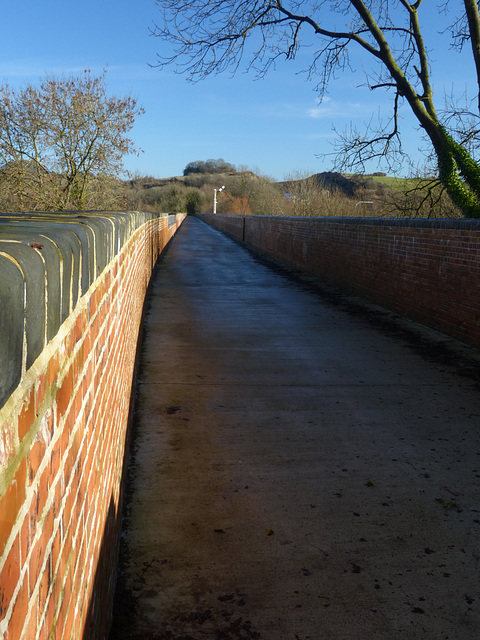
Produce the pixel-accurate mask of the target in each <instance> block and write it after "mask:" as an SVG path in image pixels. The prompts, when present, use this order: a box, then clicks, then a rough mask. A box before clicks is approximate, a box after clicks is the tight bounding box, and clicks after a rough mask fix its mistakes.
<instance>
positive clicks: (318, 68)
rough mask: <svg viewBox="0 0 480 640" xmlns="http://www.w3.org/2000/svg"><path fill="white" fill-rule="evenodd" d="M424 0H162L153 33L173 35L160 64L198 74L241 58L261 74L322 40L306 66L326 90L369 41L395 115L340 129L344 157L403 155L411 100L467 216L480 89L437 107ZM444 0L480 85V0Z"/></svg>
mask: <svg viewBox="0 0 480 640" xmlns="http://www.w3.org/2000/svg"><path fill="white" fill-rule="evenodd" d="M422 4H423V0H416V1H415V2H412V1H409V0H386V1H384V2H378V1H376V0H307V1H300V0H266V1H263V2H262V1H259V0H229V1H226V2H225V1H223V0H214V1H213V2H212V1H211V0H157V5H158V6H159V7H160V8H161V10H162V16H163V19H162V21H159V22H158V24H157V25H156V28H155V30H154V34H155V35H157V36H159V38H161V39H162V40H163V41H164V42H165V45H164V46H165V48H166V49H167V47H170V46H171V45H173V49H170V50H169V52H168V53H166V54H160V55H159V57H158V64H159V65H160V66H163V65H166V64H171V63H173V62H174V63H176V64H177V65H178V67H177V69H178V70H179V71H181V72H185V73H187V75H188V77H189V78H190V79H191V80H198V79H201V78H204V77H206V76H208V75H209V74H216V73H221V72H223V71H225V70H227V69H229V70H231V71H233V72H235V71H236V70H237V69H238V68H239V67H240V66H241V65H242V64H244V65H245V66H246V68H247V69H248V70H253V71H255V72H256V73H257V74H259V75H260V76H262V75H263V74H265V73H267V72H268V71H269V70H270V69H271V68H274V67H275V65H276V64H277V63H278V62H279V61H280V60H282V59H291V58H294V57H295V55H296V54H297V52H298V51H299V49H300V48H301V47H303V46H305V45H311V44H312V43H316V44H314V46H313V47H312V49H311V51H312V53H311V58H310V64H309V66H308V68H307V69H306V71H307V72H308V77H309V78H310V79H312V80H315V81H316V83H317V87H316V88H317V90H318V92H319V95H320V97H323V95H324V93H325V91H326V90H327V87H328V85H329V83H330V81H331V80H332V79H333V78H334V77H335V75H336V74H337V73H338V72H339V71H342V70H345V69H346V68H349V67H351V66H352V60H353V58H354V56H355V54H356V53H358V52H359V51H360V50H362V51H363V52H364V53H365V54H366V55H367V58H369V59H370V61H371V63H372V65H371V69H370V71H369V72H368V73H367V84H368V86H369V87H370V88H371V89H372V90H380V89H382V90H386V91H390V92H391V95H392V111H391V116H390V118H389V119H387V121H386V122H384V123H380V124H378V125H375V126H371V127H367V130H366V131H359V130H357V129H355V128H352V129H351V130H350V131H348V132H347V133H345V134H343V135H341V136H340V138H339V141H338V147H337V166H338V164H340V165H343V166H350V167H355V168H358V167H362V166H363V165H364V163H365V162H366V161H368V160H372V159H374V158H386V157H392V155H393V156H397V157H401V156H402V154H403V150H402V144H401V135H400V124H399V112H400V108H401V107H402V106H403V105H407V106H408V107H409V108H410V110H411V111H412V113H413V114H414V116H415V118H416V120H417V122H418V124H419V126H420V127H421V129H422V130H423V131H424V133H425V135H426V136H427V138H428V140H429V141H430V143H431V145H432V148H433V152H434V154H435V157H436V161H437V166H438V176H439V179H440V181H441V182H442V184H443V185H444V186H445V188H446V190H447V192H448V193H449V195H450V197H451V198H452V200H453V202H454V203H455V204H456V205H457V206H458V207H459V208H460V210H461V211H462V212H463V214H464V215H465V216H472V217H479V216H480V166H479V164H478V162H477V161H476V159H475V153H474V150H473V149H474V142H476V140H477V138H478V135H477V133H478V127H477V126H476V125H477V123H478V117H479V109H480V98H479V99H478V101H477V104H476V106H475V107H474V108H473V109H471V108H467V109H458V108H455V109H454V113H452V109H450V110H448V109H443V111H442V112H440V111H439V105H437V104H436V103H435V101H434V94H433V88H432V84H431V80H430V63H431V60H430V59H429V56H428V52H427V48H426V45H425V42H424V32H423V31H422V28H421V21H420V15H421V9H422ZM452 5H453V3H452ZM441 9H443V11H444V12H445V15H446V16H447V17H446V18H445V20H446V21H447V27H450V29H451V33H452V36H453V43H454V45H456V46H457V48H459V49H462V48H463V47H464V45H465V44H466V43H470V44H471V48H472V55H473V58H474V61H475V65H476V71H477V75H476V78H475V82H476V86H477V94H480V19H479V10H478V4H477V0H461V2H459V3H455V11H457V15H454V16H453V17H448V15H449V14H448V11H449V9H450V2H449V1H448V0H447V2H443V4H442V6H441ZM452 55H453V53H452ZM467 121H468V123H467ZM466 123H467V124H466ZM466 142H468V144H466Z"/></svg>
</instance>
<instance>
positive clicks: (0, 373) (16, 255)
mask: <svg viewBox="0 0 480 640" xmlns="http://www.w3.org/2000/svg"><path fill="white" fill-rule="evenodd" d="M161 215H164V214H156V213H145V212H141V213H140V212H101V213H99V212H81V213H73V212H70V213H22V214H9V215H7V214H3V215H0V407H2V406H3V405H4V404H5V402H6V400H7V399H8V398H9V396H10V395H11V393H12V392H13V391H14V389H15V388H16V387H17V386H18V384H19V382H20V380H21V378H22V375H23V374H24V373H25V371H26V370H27V369H28V368H29V367H30V366H31V365H32V364H33V362H34V361H35V360H36V358H37V357H38V356H39V355H40V353H41V352H42V350H43V348H44V346H45V345H46V344H47V343H48V342H49V341H50V340H51V339H52V338H53V337H54V336H55V335H56V333H57V332H58V329H59V327H60V325H61V324H62V323H63V321H64V320H65V319H66V318H67V317H68V316H69V314H70V313H71V311H72V310H73V308H74V307H75V305H76V303H77V301H78V299H79V298H80V297H81V296H82V295H83V294H84V293H85V292H86V291H88V289H89V287H90V285H91V284H92V283H93V282H94V281H95V279H96V278H97V277H98V276H99V275H100V274H101V273H102V272H103V270H104V269H105V267H106V265H107V264H108V263H109V262H110V261H111V260H112V258H113V257H114V256H115V255H117V254H118V253H119V251H120V250H121V248H122V247H123V245H124V244H125V242H126V241H127V240H128V238H129V237H130V236H131V235H132V233H133V232H134V231H135V230H136V229H138V228H139V227H141V226H142V225H143V224H145V223H146V222H147V221H148V220H151V219H153V218H157V217H159V216H161Z"/></svg>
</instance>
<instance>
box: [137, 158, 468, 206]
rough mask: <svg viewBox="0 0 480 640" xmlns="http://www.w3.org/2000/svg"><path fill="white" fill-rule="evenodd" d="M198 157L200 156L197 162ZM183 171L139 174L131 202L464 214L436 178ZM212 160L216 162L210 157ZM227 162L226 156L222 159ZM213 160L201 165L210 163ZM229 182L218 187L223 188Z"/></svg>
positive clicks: (147, 204)
mask: <svg viewBox="0 0 480 640" xmlns="http://www.w3.org/2000/svg"><path fill="white" fill-rule="evenodd" d="M197 162H198V161H197ZM197 162H196V163H189V165H187V167H186V170H185V171H184V174H183V176H176V177H171V178H163V179H156V178H152V177H137V178H135V179H132V180H130V181H129V182H128V183H127V184H128V192H127V193H128V206H129V208H132V209H142V208H143V209H146V210H149V211H158V212H176V211H184V212H189V213H195V212H200V213H202V212H203V213H206V212H211V211H212V209H213V198H214V190H215V189H217V212H218V213H234V214H235V213H236V214H242V215H249V214H254V215H290V216H291V215H295V216H376V217H425V218H434V217H461V213H460V211H459V210H458V208H456V207H455V206H454V205H453V204H452V202H451V200H450V199H449V197H448V196H447V194H446V193H445V190H444V188H443V187H442V185H441V184H440V183H439V182H438V181H437V180H435V179H434V178H417V179H412V178H411V179H402V178H392V177H389V176H387V175H385V174H384V173H377V174H373V175H353V174H342V173H338V172H333V171H332V172H322V173H317V174H314V175H301V174H298V175H294V176H292V177H290V178H289V179H287V180H284V181H282V182H276V181H274V180H272V179H270V178H268V177H265V176H261V175H257V174H256V173H254V172H252V171H247V170H236V169H235V168H234V167H233V166H232V165H230V164H229V163H225V165H221V164H220V162H219V161H215V162H217V164H216V165H215V166H225V167H226V168H228V171H226V172H220V171H218V172H212V173H207V172H205V173H204V172H202V171H190V170H189V169H188V168H189V167H190V166H191V165H195V166H197ZM207 162H211V161H207ZM221 162H222V163H224V161H223V160H222V161H221ZM206 164H207V163H204V164H203V165H201V166H202V167H203V166H205V165H206ZM223 186H224V187H225V189H222V190H221V191H218V190H219V189H220V187H223Z"/></svg>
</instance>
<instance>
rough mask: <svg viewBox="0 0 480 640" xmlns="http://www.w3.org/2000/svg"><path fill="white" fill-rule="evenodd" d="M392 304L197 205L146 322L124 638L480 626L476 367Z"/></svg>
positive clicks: (340, 634)
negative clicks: (298, 266) (284, 260)
mask: <svg viewBox="0 0 480 640" xmlns="http://www.w3.org/2000/svg"><path fill="white" fill-rule="evenodd" d="M387 320H388V319H387V318H385V317H384V316H383V315H382V314H381V313H380V312H378V311H375V310H374V309H371V308H370V309H368V308H366V307H364V308H360V307H359V306H358V305H355V304H353V302H352V301H351V300H347V299H343V298H341V297H339V296H333V295H328V294H326V293H325V292H322V291H321V290H320V289H317V288H315V286H313V285H312V284H308V283H306V282H302V281H298V280H295V279H294V278H293V277H290V276H289V275H287V274H284V273H282V272H280V271H279V270H278V269H274V268H271V267H269V266H268V265H265V264H263V263H262V262H261V261H260V260H258V259H257V258H255V257H254V256H253V255H252V254H250V253H249V252H248V251H246V250H245V249H244V248H242V247H241V246H240V245H238V244H237V243H236V242H234V241H233V240H231V239H229V238H227V237H225V236H224V235H222V234H221V233H220V232H219V231H217V230H215V229H213V228H211V227H209V226H207V225H206V224H204V223H203V222H202V221H200V220H198V219H195V218H190V217H189V218H187V219H186V220H185V222H184V224H183V226H182V227H181V229H180V230H179V232H178V233H177V236H176V237H175V239H174V240H173V242H172V244H171V245H170V247H169V249H168V250H167V252H166V254H165V255H164V257H163V258H162V260H161V262H160V264H159V267H158V269H157V272H156V275H155V276H154V279H153V284H152V289H151V293H150V300H149V307H148V311H147V315H146V320H145V336H144V342H143V352H142V364H141V370H140V377H139V382H138V391H137V396H138V401H137V415H136V425H135V433H134V440H133V454H132V455H133V457H132V460H131V471H130V486H129V490H128V500H127V508H126V516H125V528H124V533H123V549H122V557H121V570H120V576H119V587H118V591H117V596H116V604H115V614H114V628H113V631H112V639H114V640H121V639H126V638H129V639H133V638H135V639H145V640H167V639H173V640H187V639H188V640H192V639H193V640H200V639H204V638H212V639H215V640H223V639H224V640H236V639H255V640H256V639H261V640H307V639H308V640H377V639H378V640H387V639H388V640H405V639H406V638H408V639H409V640H414V639H418V640H420V639H422V640H423V639H432V640H433V639H435V640H440V639H447V638H449V639H455V640H478V637H479V633H480V583H479V575H480V567H479V560H480V543H479V539H480V537H479V536H480V499H479V498H480V429H479V426H480V393H479V386H478V378H477V379H476V378H475V371H476V365H475V364H473V365H471V364H469V362H468V361H467V360H466V359H465V358H464V357H463V356H462V355H459V354H455V353H454V352H451V351H449V349H447V348H446V347H444V345H443V343H442V341H441V339H439V340H437V341H435V340H434V334H431V335H430V334H426V333H422V332H418V331H417V330H415V331H414V330H413V328H412V332H410V330H409V329H408V326H407V325H405V324H404V325H402V326H400V325H399V324H398V323H395V322H393V321H392V322H393V323H392V322H390V321H387ZM432 336H433V337H432ZM432 340H433V342H432ZM449 353H450V354H451V356H449Z"/></svg>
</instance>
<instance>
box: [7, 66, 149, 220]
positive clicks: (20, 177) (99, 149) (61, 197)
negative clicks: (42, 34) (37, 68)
mask: <svg viewBox="0 0 480 640" xmlns="http://www.w3.org/2000/svg"><path fill="white" fill-rule="evenodd" d="M142 112H143V110H142V109H141V108H140V107H138V106H137V103H136V100H134V99H133V98H131V97H122V98H117V97H115V96H109V95H108V94H107V87H106V78H105V72H103V73H102V74H101V75H100V76H94V75H92V74H91V73H90V72H89V71H85V72H84V73H83V74H81V75H79V76H71V77H61V78H56V77H53V76H47V77H46V78H45V79H44V80H43V81H41V82H40V83H39V84H38V86H36V85H32V84H29V85H27V86H26V87H24V88H22V89H19V90H15V89H12V88H11V87H10V86H9V85H8V84H5V85H3V86H1V87H0V207H1V208H3V209H4V210H5V209H7V210H8V209H10V210H11V209H12V208H13V209H18V208H21V209H44V210H46V209H54V210H64V209H83V208H86V207H95V206H99V204H103V207H102V208H105V206H108V205H109V201H111V200H112V198H113V200H114V201H116V197H117V191H118V185H119V183H118V181H116V180H115V178H118V176H119V174H120V173H121V172H122V170H123V157H124V156H125V154H128V153H134V152H135V151H136V149H135V146H134V144H133V141H132V140H131V139H130V138H129V137H128V135H127V134H128V132H129V131H130V130H131V128H132V127H133V124H134V122H135V118H136V117H137V116H138V115H140V114H141V113H142ZM109 198H110V200H109Z"/></svg>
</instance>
